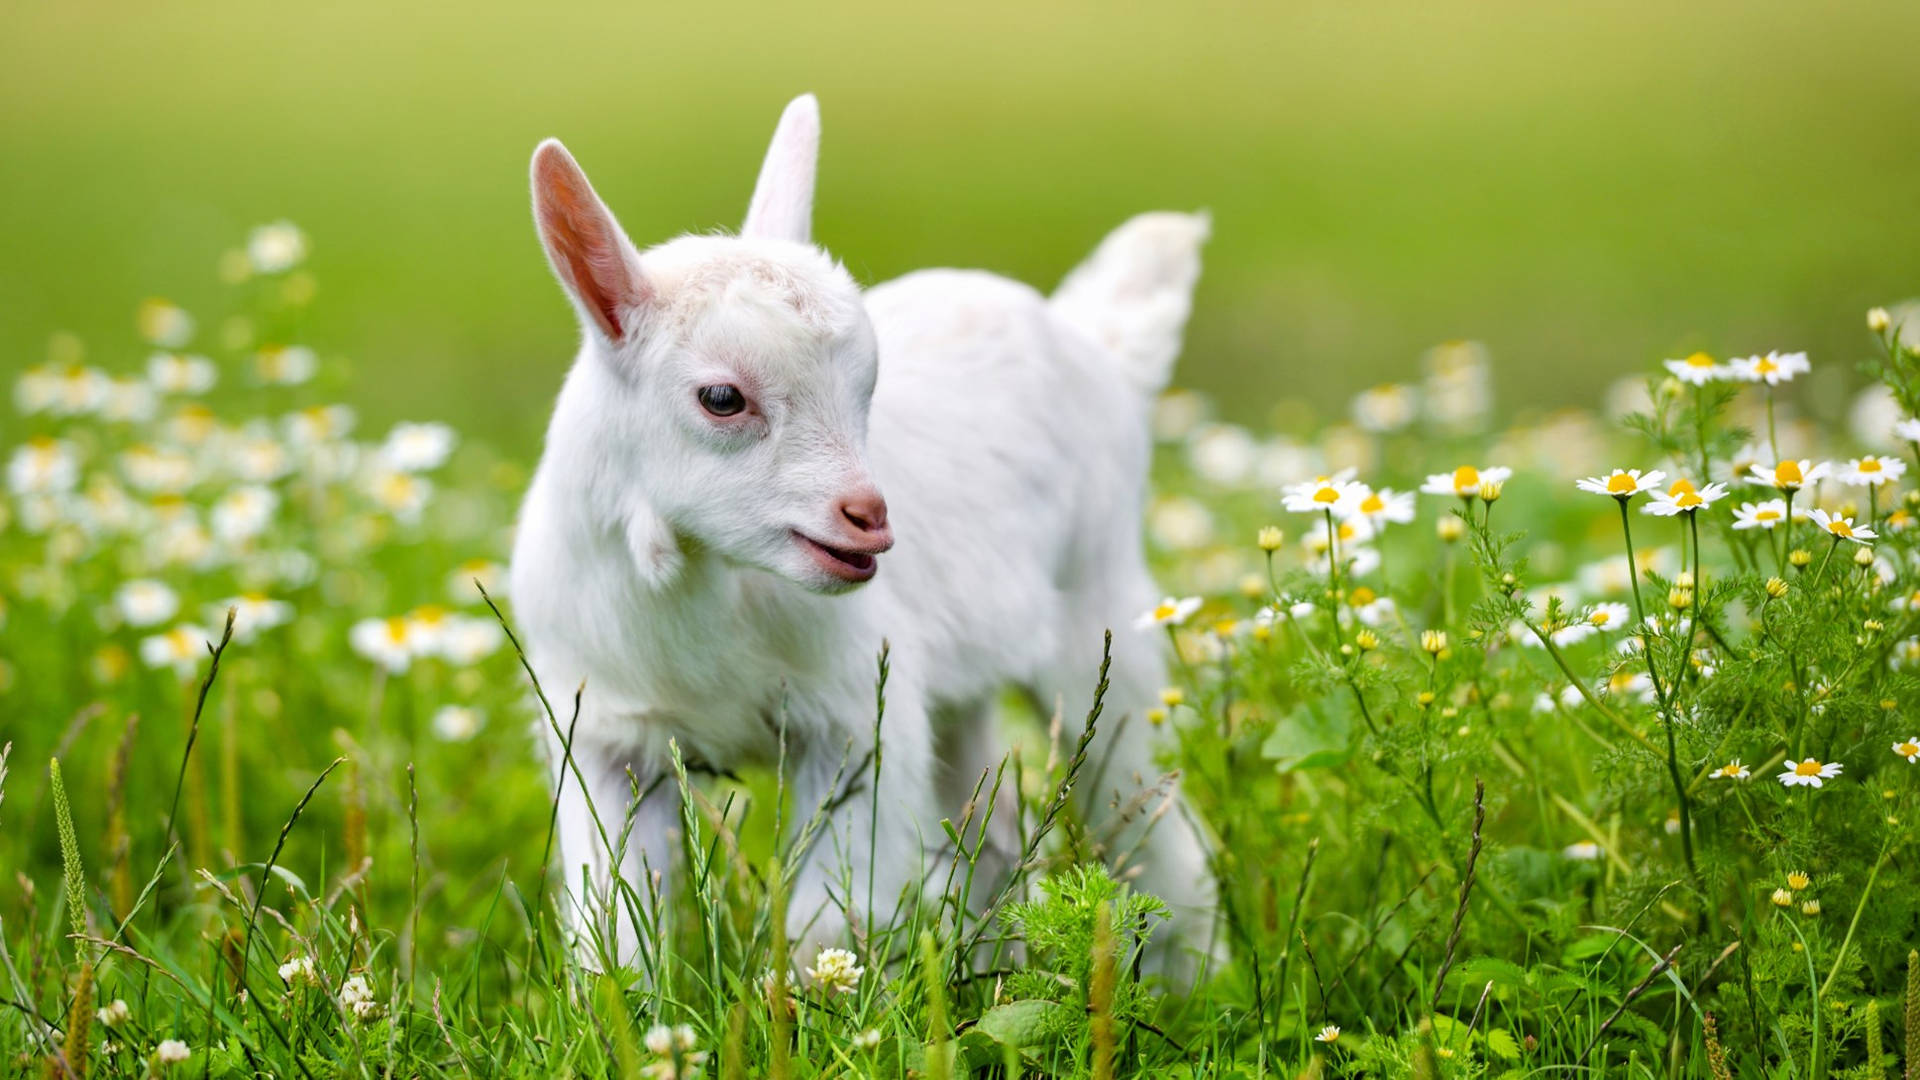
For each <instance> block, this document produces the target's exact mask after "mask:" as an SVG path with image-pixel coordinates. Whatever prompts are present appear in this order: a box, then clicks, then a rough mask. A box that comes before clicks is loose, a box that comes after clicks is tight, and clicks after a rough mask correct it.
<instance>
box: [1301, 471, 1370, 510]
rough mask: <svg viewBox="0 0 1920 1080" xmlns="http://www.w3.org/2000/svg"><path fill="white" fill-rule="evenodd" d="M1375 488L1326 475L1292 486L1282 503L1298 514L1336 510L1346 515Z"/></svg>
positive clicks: (1357, 506) (1356, 507)
mask: <svg viewBox="0 0 1920 1080" xmlns="http://www.w3.org/2000/svg"><path fill="white" fill-rule="evenodd" d="M1370 494H1372V491H1371V490H1369V489H1368V487H1367V485H1365V484H1358V483H1354V482H1353V481H1351V480H1338V479H1335V478H1334V477H1331V476H1322V477H1318V478H1316V479H1313V480H1309V481H1307V482H1306V483H1304V484H1295V485H1293V486H1292V487H1290V488H1288V489H1287V490H1286V492H1285V495H1284V497H1283V498H1282V499H1281V500H1280V505H1282V506H1284V507H1286V508H1287V509H1288V510H1291V511H1293V512H1294V513H1298V514H1323V513H1332V514H1333V516H1334V517H1337V518H1344V517H1347V516H1349V515H1351V514H1352V513H1353V512H1354V511H1355V510H1356V509H1358V508H1359V506H1360V503H1361V502H1362V501H1364V500H1365V499H1366V497H1367V496H1368V495H1370Z"/></svg>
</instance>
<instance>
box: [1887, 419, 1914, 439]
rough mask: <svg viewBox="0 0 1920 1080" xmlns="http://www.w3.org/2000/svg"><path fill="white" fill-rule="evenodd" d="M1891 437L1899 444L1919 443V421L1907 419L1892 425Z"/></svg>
mask: <svg viewBox="0 0 1920 1080" xmlns="http://www.w3.org/2000/svg"><path fill="white" fill-rule="evenodd" d="M1893 437H1894V438H1896V439H1899V440H1900V441H1901V442H1920V420H1916V419H1913V418H1911V417H1909V418H1907V419H1905V420H1902V421H1900V422H1899V423H1897V424H1895V425H1893Z"/></svg>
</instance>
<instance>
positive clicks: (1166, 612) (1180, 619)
mask: <svg viewBox="0 0 1920 1080" xmlns="http://www.w3.org/2000/svg"><path fill="white" fill-rule="evenodd" d="M1199 610H1200V598H1199V597H1197V596H1188V597H1184V598H1181V599H1175V598H1174V597H1171V596H1169V597H1166V598H1164V599H1162V600H1161V601H1160V602H1159V603H1158V604H1155V605H1154V606H1153V607H1152V608H1150V609H1149V610H1147V611H1146V612H1144V613H1143V614H1141V616H1140V617H1139V618H1137V619H1135V620H1133V628H1134V629H1135V630H1157V629H1159V628H1160V627H1162V626H1179V625H1180V624H1181V623H1184V622H1186V621H1187V620H1188V619H1189V618H1191V617H1192V616H1193V613H1194V612H1196V611H1199Z"/></svg>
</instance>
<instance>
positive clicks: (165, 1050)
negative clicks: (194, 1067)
mask: <svg viewBox="0 0 1920 1080" xmlns="http://www.w3.org/2000/svg"><path fill="white" fill-rule="evenodd" d="M192 1056H193V1051H192V1050H190V1049H188V1048H187V1044H186V1043H183V1042H181V1041H180V1040H179V1039H164V1040H162V1041H161V1043H160V1045H159V1046H156V1047H154V1048H153V1060H154V1061H156V1062H158V1063H159V1064H160V1065H161V1066H162V1067H170V1066H174V1065H179V1064H182V1063H184V1062H185V1061H186V1060H187V1059H188V1058H190V1057H192Z"/></svg>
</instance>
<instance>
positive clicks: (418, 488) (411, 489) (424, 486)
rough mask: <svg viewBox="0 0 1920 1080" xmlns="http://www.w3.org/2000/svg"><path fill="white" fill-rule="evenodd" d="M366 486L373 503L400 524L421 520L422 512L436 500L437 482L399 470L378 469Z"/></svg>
mask: <svg viewBox="0 0 1920 1080" xmlns="http://www.w3.org/2000/svg"><path fill="white" fill-rule="evenodd" d="M366 483H367V494H369V495H371V496H373V501H374V502H375V503H377V504H379V506H380V508H381V509H383V510H385V511H386V512H387V513H389V514H392V515H393V516H394V517H395V518H397V519H399V520H400V521H405V522H414V521H418V520H420V512H421V510H423V509H425V507H426V505H427V500H428V499H430V498H432V497H433V481H431V480H428V479H427V478H426V477H424V476H415V475H414V474H412V473H407V472H400V471H399V470H397V469H388V468H378V467H377V468H374V469H373V470H371V471H370V472H369V473H368V474H367V481H366Z"/></svg>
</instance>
